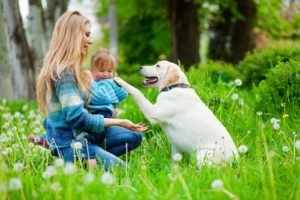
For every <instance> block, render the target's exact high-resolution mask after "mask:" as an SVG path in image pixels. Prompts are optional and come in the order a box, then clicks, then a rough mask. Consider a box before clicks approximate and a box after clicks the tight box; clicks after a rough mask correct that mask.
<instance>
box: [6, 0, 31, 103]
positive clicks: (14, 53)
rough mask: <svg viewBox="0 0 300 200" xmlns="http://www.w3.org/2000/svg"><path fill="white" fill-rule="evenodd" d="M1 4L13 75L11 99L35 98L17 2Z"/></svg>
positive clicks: (29, 61) (29, 60)
mask: <svg viewBox="0 0 300 200" xmlns="http://www.w3.org/2000/svg"><path fill="white" fill-rule="evenodd" d="M2 2H3V8H4V12H3V14H4V22H5V28H6V35H7V40H8V47H9V60H10V64H11V66H12V74H13V77H12V81H13V97H14V98H17V99H20V98H25V99H32V98H34V97H35V92H34V84H35V80H34V77H35V72H34V67H33V63H32V58H31V55H30V49H29V46H28V43H27V40H26V36H25V31H24V28H23V22H22V18H21V14H20V11H19V2H18V1H10V0H2Z"/></svg>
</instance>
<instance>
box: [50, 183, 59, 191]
mask: <svg viewBox="0 0 300 200" xmlns="http://www.w3.org/2000/svg"><path fill="white" fill-rule="evenodd" d="M50 189H51V190H52V191H56V192H60V191H61V190H62V187H61V185H60V183H59V182H53V183H52V184H51V185H50Z"/></svg>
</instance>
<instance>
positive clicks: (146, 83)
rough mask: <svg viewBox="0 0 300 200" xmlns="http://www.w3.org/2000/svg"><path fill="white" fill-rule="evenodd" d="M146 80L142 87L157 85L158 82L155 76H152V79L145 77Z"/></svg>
mask: <svg viewBox="0 0 300 200" xmlns="http://www.w3.org/2000/svg"><path fill="white" fill-rule="evenodd" d="M145 78H146V79H144V80H143V82H142V84H143V85H144V86H147V85H153V84H155V83H157V81H158V78H157V77H155V76H152V77H145Z"/></svg>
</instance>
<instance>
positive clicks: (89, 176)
mask: <svg viewBox="0 0 300 200" xmlns="http://www.w3.org/2000/svg"><path fill="white" fill-rule="evenodd" d="M94 180H95V176H94V174H93V173H91V172H89V173H87V174H86V175H85V176H84V178H83V182H84V183H85V184H90V183H92V182H93V181H94Z"/></svg>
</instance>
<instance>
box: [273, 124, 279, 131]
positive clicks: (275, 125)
mask: <svg viewBox="0 0 300 200" xmlns="http://www.w3.org/2000/svg"><path fill="white" fill-rule="evenodd" d="M273 128H274V130H276V131H277V130H279V129H280V125H279V124H278V123H276V124H273Z"/></svg>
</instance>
